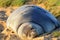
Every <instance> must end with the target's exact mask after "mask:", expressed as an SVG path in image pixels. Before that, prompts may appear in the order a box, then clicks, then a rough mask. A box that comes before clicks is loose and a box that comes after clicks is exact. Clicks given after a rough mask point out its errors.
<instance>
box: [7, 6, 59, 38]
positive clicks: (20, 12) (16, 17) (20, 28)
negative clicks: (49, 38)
mask: <svg viewBox="0 0 60 40" xmlns="http://www.w3.org/2000/svg"><path fill="white" fill-rule="evenodd" d="M56 27H59V22H58V21H57V19H56V18H55V17H54V16H53V15H52V14H51V13H50V12H48V11H46V10H45V9H43V8H41V7H38V6H36V5H24V6H21V7H19V8H18V9H17V10H15V11H14V12H13V13H12V14H11V15H10V16H9V17H8V19H7V28H11V29H12V30H13V31H14V32H15V33H17V34H18V35H19V36H20V37H21V38H23V36H26V37H27V36H30V37H35V36H37V35H41V34H44V33H49V32H51V31H53V30H54V29H55V28H56Z"/></svg>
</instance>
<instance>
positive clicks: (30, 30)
mask: <svg viewBox="0 0 60 40" xmlns="http://www.w3.org/2000/svg"><path fill="white" fill-rule="evenodd" d="M21 30H22V31H21ZM40 33H43V29H42V28H41V26H40V25H38V24H35V23H32V22H26V23H23V24H22V25H21V26H20V27H19V29H18V35H19V36H21V37H24V36H25V37H35V36H37V35H39V34H40Z"/></svg>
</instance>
